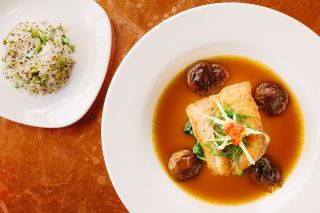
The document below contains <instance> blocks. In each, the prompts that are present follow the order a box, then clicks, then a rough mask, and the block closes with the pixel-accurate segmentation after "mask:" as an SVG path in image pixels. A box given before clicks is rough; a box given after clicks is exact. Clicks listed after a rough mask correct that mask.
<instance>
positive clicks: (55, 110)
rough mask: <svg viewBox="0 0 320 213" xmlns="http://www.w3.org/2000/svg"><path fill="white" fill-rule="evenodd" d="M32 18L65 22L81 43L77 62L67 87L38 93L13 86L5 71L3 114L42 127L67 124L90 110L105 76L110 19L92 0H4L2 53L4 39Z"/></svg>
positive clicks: (0, 80) (0, 7)
mask: <svg viewBox="0 0 320 213" xmlns="http://www.w3.org/2000/svg"><path fill="white" fill-rule="evenodd" d="M27 20H29V21H32V20H47V21H49V22H51V23H57V24H59V23H63V25H64V26H66V27H67V29H68V35H69V37H70V39H71V41H72V43H74V44H75V45H76V51H75V61H76V64H75V66H74V68H73V72H72V75H71V78H70V81H69V84H68V85H67V86H66V87H64V88H62V89H61V90H60V91H59V92H58V93H56V94H51V95H45V96H37V97H35V96H30V95H28V94H26V93H24V92H22V91H20V90H16V89H14V88H13V87H12V86H11V84H10V83H9V82H8V81H7V80H6V79H5V78H4V76H3V75H2V71H1V74H0V99H1V101H0V116H1V117H4V118H7V119H9V120H12V121H16V122H19V123H23V124H27V125H31V126H37V127H47V128H57V127H64V126H68V125H70V124H72V123H74V122H76V121H78V120H79V119H80V118H81V117H82V116H83V115H84V114H85V113H86V112H87V111H88V110H89V108H90V106H91V105H92V103H93V101H94V100H95V98H96V96H97V95H98V92H99V90H100V88H101V85H102V83H103V80H104V78H105V74H106V71H107V66H108V63H109V56H110V50H111V27H110V22H109V18H108V16H107V15H106V13H105V12H104V10H103V9H102V8H100V6H98V5H97V4H96V3H95V2H94V1H92V0H68V1H64V0H55V1H50V0H28V1H24V0H1V3H0V26H1V28H0V39H1V45H0V46H1V48H0V54H1V55H2V51H3V48H2V40H3V38H5V36H6V35H7V34H8V33H9V32H10V31H11V30H12V29H13V28H14V27H15V25H16V24H18V23H19V22H21V21H27ZM1 66H2V62H0V69H2V68H1Z"/></svg>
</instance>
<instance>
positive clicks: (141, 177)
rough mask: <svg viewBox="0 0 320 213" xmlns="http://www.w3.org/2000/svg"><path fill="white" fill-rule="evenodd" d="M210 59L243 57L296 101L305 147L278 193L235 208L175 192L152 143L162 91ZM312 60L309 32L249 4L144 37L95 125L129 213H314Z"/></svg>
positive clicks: (177, 19)
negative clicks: (271, 74)
mask: <svg viewBox="0 0 320 213" xmlns="http://www.w3.org/2000/svg"><path fill="white" fill-rule="evenodd" d="M215 55H241V56H247V57H250V58H253V59H255V60H258V61H260V62H262V63H264V64H266V65H268V66H269V67H271V68H272V69H273V70H275V71H276V72H277V73H278V74H279V75H280V76H281V77H282V78H283V79H284V80H285V81H286V82H287V83H288V85H290V87H291V89H292V90H293V92H294V93H295V95H296V96H297V99H298V101H299V103H300V105H301V107H302V111H303V117H304V121H305V145H304V148H303V151H302V154H301V157H300V160H299V161H298V164H297V166H296V167H295V169H294V171H293V172H292V174H291V175H290V176H289V178H288V179H287V181H286V182H285V184H284V185H283V187H282V188H281V189H280V190H278V191H276V192H275V193H273V194H271V195H270V196H266V197H264V198H262V199H260V200H258V201H256V202H252V203H248V204H244V205H239V206H236V207H235V206H222V205H214V204H210V203H206V202H204V201H201V200H198V199H196V198H194V197H192V196H191V195H189V194H187V193H186V192H184V191H182V190H181V189H180V188H179V187H178V186H177V185H176V184H174V183H173V181H172V180H171V179H170V178H169V177H168V176H167V175H166V172H165V171H164V170H163V168H162V167H161V165H160V163H159V161H158V159H157V156H156V154H155V150H154V148H153V142H152V120H153V112H154V109H155V106H156V103H157V100H158V98H159V96H160V94H161V93H162V91H163V89H164V88H165V86H166V85H167V84H168V83H169V82H170V80H171V79H172V78H173V76H174V75H176V74H177V72H179V71H180V70H181V69H182V68H185V67H186V66H187V65H189V64H190V63H192V62H194V61H196V60H199V59H203V58H207V57H209V56H210V57H212V56H215ZM319 55H320V39H319V37H318V36H317V35H316V34H315V33H314V32H312V31H311V30H310V29H308V28H307V27H305V26H304V25H303V24H301V23H299V22H298V21H296V20H294V19H292V18H290V17H288V16H286V15H284V14H282V13H279V12H277V11H274V10H271V9H267V8H264V7H259V6H254V5H249V4H239V3H223V4H214V5H208V6H203V7H198V8H194V9H191V10H188V11H186V12H183V13H181V14H179V15H177V16H174V17H172V18H170V19H169V20H167V21H165V22H163V23H161V24H160V25H158V26H157V27H155V28H154V29H153V30H151V31H150V32H149V33H147V34H146V35H145V36H144V37H143V38H142V39H141V40H140V41H139V42H138V43H137V44H136V45H135V46H134V47H133V48H132V50H131V51H130V52H129V53H128V55H127V56H126V57H125V59H124V60H123V62H122V63H121V65H120V66H119V69H118V71H117V73H116V75H115V77H114V79H113V81H112V83H111V85H110V88H109V91H108V94H107V98H106V102H105V105H104V111H103V118H102V119H103V121H102V142H103V143H102V144H103V153H104V157H105V162H106V165H107V168H108V172H109V175H110V177H111V180H112V183H113V184H114V186H115V188H116V191H117V192H118V194H119V196H120V198H121V199H122V201H123V202H124V204H125V205H126V207H127V208H128V209H129V211H131V212H237V213H240V212H302V211H309V212H316V211H317V210H319V205H318V201H317V199H318V198H317V197H318V196H317V194H318V191H319V189H320V182H319V179H320V170H319V168H320V156H319V155H317V154H318V150H319V148H320V147H319V120H320V119H319V110H317V106H319V104H320V99H319V94H320V84H319V83H318V79H319V78H320V74H319V72H318V69H319V67H320V60H319ZM177 98H178V97H177ZM172 104H174V103H172ZM181 113H184V112H181Z"/></svg>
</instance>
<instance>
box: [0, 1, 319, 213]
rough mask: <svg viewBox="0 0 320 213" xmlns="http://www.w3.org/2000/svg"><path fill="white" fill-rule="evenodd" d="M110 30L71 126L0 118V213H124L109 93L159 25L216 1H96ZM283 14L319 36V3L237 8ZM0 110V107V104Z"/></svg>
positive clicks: (288, 3)
mask: <svg viewBox="0 0 320 213" xmlns="http://www.w3.org/2000/svg"><path fill="white" fill-rule="evenodd" d="M96 2H97V3H98V4H100V5H101V6H102V7H103V8H104V10H105V11H106V12H107V13H108V15H109V17H110V20H111V23H112V28H113V48H112V54H111V60H110V65H109V70H108V73H107V76H106V79H105V81H104V84H103V87H102V89H101V91H100V93H99V96H98V98H97V99H96V101H95V102H94V104H93V106H92V107H91V109H90V111H89V112H88V113H87V114H86V115H85V116H84V117H83V118H82V119H81V120H80V121H79V122H77V123H76V124H74V125H72V126H69V127H66V128H62V129H41V128H34V127H29V126H24V125H20V124H17V123H14V122H11V121H8V120H5V119H3V118H0V212H7V211H8V212H48V213H51V212H54V213H57V212H79V213H82V212H127V209H126V208H125V206H124V205H123V204H122V202H121V201H120V199H119V198H118V196H117V194H116V192H115V190H114V188H113V186H112V184H111V182H110V179H109V177H108V172H107V169H106V167H105V164H104V160H103V155H102V150H101V137H100V136H101V134H100V131H101V116H102V107H103V102H104V98H105V95H106V93H107V90H108V86H109V84H110V81H111V80H112V77H113V75H114V73H115V72H116V69H117V67H118V66H119V64H120V62H121V60H122V59H123V57H124V56H125V55H126V53H127V52H128V51H129V50H130V48H131V47H132V46H133V45H134V44H135V43H136V41H137V40H138V39H139V38H140V37H141V36H143V35H144V34H145V33H146V32H148V31H149V30H150V29H151V28H153V27H154V26H156V25H157V24H159V23H160V22H162V21H163V20H165V19H167V18H169V17H170V16H173V15H175V14H177V13H180V12H181V11H184V10H186V9H189V8H192V7H196V6H199V5H203V4H210V3H217V2H225V1H218V0H96ZM228 2H246V3H253V4H258V5H262V6H266V7H270V8H273V9H276V10H278V11H281V12H283V13H286V14H288V15H290V16H292V17H294V18H296V19H298V20H299V21H301V22H302V23H304V24H305V25H307V26H308V27H310V28H311V29H312V30H314V31H315V32H316V33H318V34H320V0H281V1H280V0H240V1H228ZM0 104H1V103H0Z"/></svg>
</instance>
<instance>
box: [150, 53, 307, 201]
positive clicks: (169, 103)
mask: <svg viewBox="0 0 320 213" xmlns="http://www.w3.org/2000/svg"><path fill="white" fill-rule="evenodd" d="M208 61H211V62H213V63H217V64H220V65H222V66H224V67H225V68H227V69H228V70H229V73H230V78H229V80H228V81H227V83H226V85H225V86H228V85H231V84H235V83H239V82H243V81H250V82H251V84H252V87H253V88H255V86H256V85H257V84H258V83H260V82H262V81H266V80H269V81H274V82H278V83H280V84H281V85H282V86H284V87H285V88H286V90H287V91H288V92H289V97H290V101H289V104H288V107H287V109H286V111H285V112H284V113H283V114H281V115H280V116H276V117H269V116H267V115H266V114H265V113H264V112H263V111H260V114H261V118H262V124H263V128H264V131H265V132H266V133H268V135H269V136H270V138H271V142H270V145H269V147H268V150H267V155H268V156H270V157H271V159H272V160H273V161H274V162H275V163H276V164H277V165H278V166H279V167H280V169H281V171H282V174H283V177H284V179H286V177H288V175H289V174H290V172H291V170H292V169H293V168H294V166H295V163H296V161H297V160H298V158H299V155H300V150H301V148H302V144H303V120H302V114H301V110H300V107H299V105H298V103H297V100H296V98H295V96H294V95H293V93H292V92H291V90H290V89H289V88H288V87H287V85H286V84H285V82H284V81H282V80H281V79H280V78H279V77H278V76H277V75H276V74H275V73H274V72H273V71H272V70H271V69H270V68H268V67H266V66H264V65H262V64H260V63H258V62H256V61H253V60H250V59H248V58H244V57H238V56H219V57H215V58H212V59H208ZM199 99H201V97H199V96H198V95H196V94H194V93H192V92H191V91H190V90H189V89H188V86H187V83H186V76H185V70H183V71H181V72H180V73H179V74H178V75H177V76H176V77H175V78H174V79H173V80H172V81H171V82H170V83H169V85H168V86H167V88H166V89H165V90H164V92H163V94H162V96H161V97H160V99H159V102H158V105H157V107H156V110H155V113H154V123H153V141H154V146H155V149H156V152H157V154H158V158H159V160H160V161H161V164H162V166H163V167H164V168H165V170H166V172H167V174H168V175H169V173H168V170H167V163H168V161H169V158H170V156H171V155H172V153H174V152H176V151H178V150H181V149H186V148H192V147H193V145H194V139H193V138H191V137H190V136H187V135H185V134H184V133H183V128H184V126H185V124H186V122H187V120H188V118H187V115H186V112H185V108H186V107H187V105H189V104H190V103H192V102H195V101H197V100H199ZM176 183H177V184H178V185H179V186H180V187H181V188H182V189H184V190H185V191H187V192H189V193H190V194H192V195H193V196H196V197H198V198H200V199H203V200H206V201H209V202H213V203H220V204H229V205H236V204H241V203H246V202H250V201H253V200H256V199H258V198H261V197H263V196H265V195H267V194H268V192H267V191H266V190H265V189H264V188H263V187H262V186H261V185H259V184H257V183H255V182H254V181H253V180H252V178H250V175H249V172H247V171H246V172H244V175H242V176H230V177H221V176H214V175H211V174H210V172H209V170H208V168H207V166H206V164H205V163H203V165H202V168H201V171H200V173H199V175H198V176H197V177H196V178H194V179H192V180H188V181H185V182H176ZM284 184H285V180H284Z"/></svg>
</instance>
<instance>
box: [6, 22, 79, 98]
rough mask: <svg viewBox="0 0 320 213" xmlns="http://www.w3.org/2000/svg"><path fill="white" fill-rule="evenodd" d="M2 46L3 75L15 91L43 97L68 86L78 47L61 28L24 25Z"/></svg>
mask: <svg viewBox="0 0 320 213" xmlns="http://www.w3.org/2000/svg"><path fill="white" fill-rule="evenodd" d="M2 44H3V45H4V54H3V56H2V62H3V65H4V66H3V74H4V76H5V78H6V79H8V80H9V81H10V82H11V83H12V85H13V87H15V88H17V89H20V88H23V89H25V90H26V91H28V92H29V93H30V94H40V95H43V94H47V93H54V92H57V91H58V90H59V89H60V88H61V87H62V86H64V85H66V84H67V83H68V80H69V77H70V75H71V71H72V66H73V64H74V60H73V52H74V50H75V46H74V45H73V44H72V43H71V42H70V39H69V38H68V37H67V35H66V31H65V27H63V26H62V25H52V24H50V23H48V22H46V21H38V22H21V23H19V24H18V25H17V26H16V27H15V28H14V29H13V30H12V31H11V32H10V33H9V35H8V36H7V37H6V38H5V39H4V40H3V41H2Z"/></svg>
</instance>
